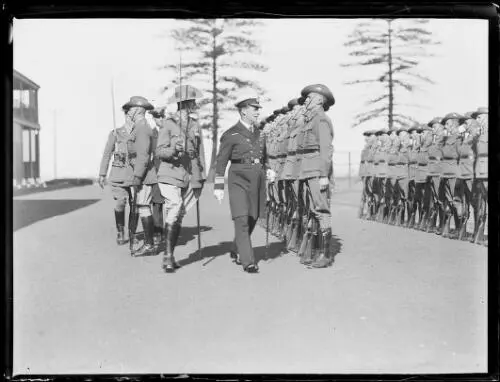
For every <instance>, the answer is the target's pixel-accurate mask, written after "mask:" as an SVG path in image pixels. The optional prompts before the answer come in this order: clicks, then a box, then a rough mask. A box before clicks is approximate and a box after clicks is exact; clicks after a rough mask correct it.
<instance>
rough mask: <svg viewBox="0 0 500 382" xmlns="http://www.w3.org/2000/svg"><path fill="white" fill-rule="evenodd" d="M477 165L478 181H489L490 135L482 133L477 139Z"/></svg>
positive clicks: (476, 174)
mask: <svg viewBox="0 0 500 382" xmlns="http://www.w3.org/2000/svg"><path fill="white" fill-rule="evenodd" d="M475 148H476V163H475V166H474V171H475V177H476V179H482V180H487V179H488V133H487V132H481V133H480V134H479V136H478V137H477V140H476V144H475Z"/></svg>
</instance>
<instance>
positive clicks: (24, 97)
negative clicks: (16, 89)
mask: <svg viewBox="0 0 500 382" xmlns="http://www.w3.org/2000/svg"><path fill="white" fill-rule="evenodd" d="M21 103H22V104H23V107H26V108H28V107H29V106H30V93H29V90H23V91H22V93H21Z"/></svg>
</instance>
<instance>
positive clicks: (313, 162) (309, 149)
mask: <svg viewBox="0 0 500 382" xmlns="http://www.w3.org/2000/svg"><path fill="white" fill-rule="evenodd" d="M305 122H306V125H305V126H304V129H303V131H304V136H303V142H302V149H301V151H302V152H301V154H302V163H301V169H300V174H299V178H300V179H308V178H314V177H328V178H331V177H332V176H333V166H332V165H333V164H332V156H333V144H332V140H333V125H332V121H331V120H330V118H329V117H328V116H327V115H326V114H325V112H324V111H323V110H318V111H316V112H314V113H313V114H310V113H306V116H305Z"/></svg>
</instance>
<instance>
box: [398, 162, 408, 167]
mask: <svg viewBox="0 0 500 382" xmlns="http://www.w3.org/2000/svg"><path fill="white" fill-rule="evenodd" d="M405 164H408V163H404V162H398V163H396V165H398V166H403V165H405Z"/></svg>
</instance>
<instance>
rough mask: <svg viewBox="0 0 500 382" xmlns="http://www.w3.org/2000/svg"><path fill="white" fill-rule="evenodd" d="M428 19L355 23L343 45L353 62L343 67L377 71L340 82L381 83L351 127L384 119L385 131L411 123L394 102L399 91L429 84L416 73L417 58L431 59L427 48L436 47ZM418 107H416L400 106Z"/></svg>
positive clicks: (408, 90)
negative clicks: (374, 95) (420, 84)
mask: <svg viewBox="0 0 500 382" xmlns="http://www.w3.org/2000/svg"><path fill="white" fill-rule="evenodd" d="M428 22H429V20H424V19H382V20H369V21H363V22H361V23H359V24H358V25H357V26H356V28H355V30H354V31H353V32H352V33H351V34H350V35H349V39H348V41H347V42H346V43H345V44H344V46H346V47H348V48H349V49H350V52H349V56H351V57H354V58H355V61H354V62H349V63H344V64H342V66H343V67H351V68H374V69H379V70H380V71H379V72H378V73H376V74H375V75H373V77H370V75H369V77H368V78H366V77H365V78H363V76H364V74H363V72H362V70H357V71H356V74H357V75H359V76H360V77H362V79H358V80H354V81H346V82H344V83H345V84H347V85H365V86H366V85H367V84H381V85H382V86H383V89H382V91H381V94H379V95H378V96H377V97H375V98H372V99H370V100H369V101H367V102H366V103H365V106H366V107H367V109H368V110H367V111H363V112H361V113H358V114H357V115H356V116H355V122H354V125H353V127H357V126H359V125H361V124H363V123H365V122H367V121H370V120H374V119H381V118H385V119H386V120H387V125H388V128H389V129H393V128H398V127H400V126H407V125H408V124H410V123H411V122H415V120H414V119H413V118H411V117H410V116H408V115H405V114H402V113H401V112H400V111H399V110H400V109H399V106H403V104H401V103H398V102H396V99H397V98H398V97H397V95H398V96H399V95H400V94H401V93H400V92H401V91H403V92H413V91H415V90H416V89H418V87H419V83H427V84H433V83H434V81H433V80H431V79H430V78H428V77H426V76H423V75H421V74H419V73H418V66H419V64H420V62H421V60H420V59H421V58H423V57H430V56H433V54H432V53H430V52H429V50H428V47H430V46H432V45H437V44H440V43H439V42H437V41H434V40H433V39H432V33H431V32H430V31H429V30H428V29H426V24H427V23H428ZM404 106H418V105H404Z"/></svg>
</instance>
